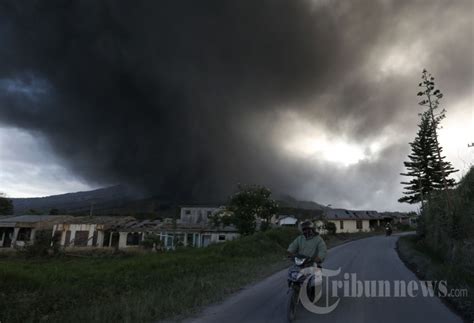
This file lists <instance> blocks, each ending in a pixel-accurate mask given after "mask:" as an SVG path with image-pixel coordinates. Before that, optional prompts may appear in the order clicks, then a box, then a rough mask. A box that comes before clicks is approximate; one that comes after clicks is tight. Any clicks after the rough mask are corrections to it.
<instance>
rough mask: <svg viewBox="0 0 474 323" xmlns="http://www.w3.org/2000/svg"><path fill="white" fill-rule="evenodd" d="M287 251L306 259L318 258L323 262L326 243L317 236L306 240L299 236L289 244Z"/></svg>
mask: <svg viewBox="0 0 474 323" xmlns="http://www.w3.org/2000/svg"><path fill="white" fill-rule="evenodd" d="M288 251H289V252H291V253H294V254H300V255H303V256H307V257H316V256H318V257H319V258H321V260H324V258H326V254H327V248H326V243H325V242H324V240H323V239H322V238H321V236H320V235H319V234H318V235H315V236H314V237H312V238H311V239H308V240H306V238H305V237H304V235H300V236H299V237H297V238H296V239H295V240H294V241H293V242H292V243H291V244H290V246H289V247H288Z"/></svg>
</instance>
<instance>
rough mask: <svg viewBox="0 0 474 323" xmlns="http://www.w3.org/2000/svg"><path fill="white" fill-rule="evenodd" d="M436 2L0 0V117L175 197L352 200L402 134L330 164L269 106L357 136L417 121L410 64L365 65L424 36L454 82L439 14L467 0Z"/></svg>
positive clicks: (458, 83) (84, 172)
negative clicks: (258, 194)
mask: <svg viewBox="0 0 474 323" xmlns="http://www.w3.org/2000/svg"><path fill="white" fill-rule="evenodd" d="M442 3H443V2H442V1H439V2H436V3H433V5H432V6H431V7H429V8H428V9H426V8H425V4H426V2H424V1H418V2H413V1H380V2H374V1H350V2H349V1H331V2H327V1H278V0H275V1H217V0H216V1H159V2H158V1H134V2H125V1H123V2H117V1H69V2H65V1H43V2H39V1H31V2H18V1H7V2H2V4H1V5H0V43H1V49H0V123H2V124H4V125H8V126H13V127H18V128H23V129H27V130H29V131H35V132H37V133H40V134H41V135H42V136H44V137H45V138H46V139H47V140H48V142H49V143H50V144H51V146H52V147H53V149H54V150H55V152H56V153H57V155H58V156H60V157H61V158H62V159H63V161H64V163H65V164H66V165H67V166H68V168H70V169H71V170H72V171H73V172H74V173H75V174H78V175H79V176H82V177H83V178H85V179H87V180H88V181H90V182H95V183H128V184H130V185H135V186H137V187H140V188H143V189H145V190H147V191H149V192H151V193H153V194H162V195H166V196H168V197H170V198H176V199H179V200H188V201H190V200H202V201H204V200H216V199H222V198H223V197H225V196H226V195H227V194H228V193H229V191H230V190H232V189H233V188H234V187H235V184H236V183H238V182H244V183H245V182H247V183H249V182H252V183H261V184H265V185H269V186H271V187H272V188H274V189H275V190H277V191H279V192H288V193H294V194H298V195H300V196H305V197H308V198H310V197H311V196H309V195H311V194H313V195H312V196H315V195H317V196H319V197H321V198H328V199H331V197H332V198H334V199H337V200H340V201H348V202H347V204H351V203H352V205H359V206H362V205H363V206H365V205H366V204H367V203H366V202H367V197H366V196H365V197H363V196H358V194H359V193H355V194H352V193H353V188H356V187H359V192H362V191H364V190H361V189H360V185H363V186H364V188H365V191H371V192H377V191H381V190H383V187H385V185H386V184H380V176H381V177H383V176H384V174H387V172H390V174H391V175H390V177H391V178H393V179H395V178H396V175H397V174H398V173H399V169H398V168H400V167H398V168H397V166H395V165H401V160H400V157H398V158H397V157H395V156H399V155H400V154H402V155H403V154H404V153H405V152H406V150H407V148H406V146H403V145H401V144H400V141H401V142H403V143H404V144H405V145H406V138H405V137H404V135H402V136H401V139H400V141H394V142H392V143H391V144H390V145H389V146H388V147H386V150H385V152H386V154H385V155H381V156H379V158H378V159H376V160H372V161H370V162H366V163H361V164H358V165H357V166H356V167H354V168H351V169H350V170H347V169H344V170H342V169H333V167H334V166H331V165H329V164H327V163H324V162H323V161H316V162H315V161H303V160H298V159H297V158H294V157H292V156H285V155H284V154H282V153H281V151H280V150H279V149H278V148H279V147H278V144H279V143H278V141H277V139H276V138H275V136H274V133H275V131H274V128H275V127H278V125H277V123H276V122H282V120H280V119H278V118H279V117H278V116H280V115H281V113H282V112H285V111H294V112H296V113H298V114H299V115H300V116H301V118H304V119H306V120H311V121H314V122H315V123H317V124H318V125H319V126H320V127H321V129H323V130H324V131H326V132H327V133H329V134H334V135H340V134H344V135H348V136H351V137H352V138H354V139H356V140H361V141H363V140H368V139H369V138H375V137H377V136H379V135H380V134H381V133H383V132H384V131H387V129H392V130H393V131H401V130H402V129H404V128H406V127H411V128H412V127H413V126H416V118H415V119H413V120H412V121H409V122H406V121H405V122H404V120H406V117H407V116H409V115H413V114H415V115H416V113H417V112H416V111H414V108H413V107H408V104H407V102H411V103H410V104H412V102H413V99H412V94H413V93H415V91H416V88H415V86H416V83H417V78H418V75H419V71H421V69H422V68H423V67H424V66H419V68H417V69H416V71H417V72H416V73H415V74H413V73H408V74H406V75H401V76H398V77H390V76H380V75H379V76H377V74H380V73H379V72H378V71H377V68H378V67H377V64H378V63H377V62H378V60H377V59H378V58H380V57H383V55H385V52H384V49H386V48H389V47H390V46H396V45H398V46H399V47H401V48H402V49H403V46H407V44H410V43H412V42H415V41H418V40H419V39H422V40H423V38H425V40H426V41H427V42H428V43H430V44H431V45H432V48H430V49H429V50H431V49H434V50H435V53H429V58H427V59H426V60H425V61H427V62H433V66H436V68H438V69H439V72H440V73H442V74H443V77H444V76H446V80H448V81H447V82H449V84H450V86H449V87H452V88H455V90H454V89H453V91H456V93H459V94H460V95H465V94H466V93H467V91H468V89H469V86H472V70H471V73H469V72H466V71H465V70H464V71H463V76H462V77H461V78H457V77H456V76H455V75H457V74H458V72H459V69H460V68H459V67H458V66H459V65H460V64H462V63H463V62H469V58H468V57H469V56H468V54H469V50H470V53H471V54H472V45H471V46H470V45H469V44H466V43H465V42H462V43H461V45H460V49H459V50H456V49H454V50H453V49H452V48H451V49H448V48H446V44H451V43H452V42H455V39H465V38H466V35H465V34H461V35H454V36H453V35H452V33H450V32H449V31H450V28H451V27H450V25H448V24H447V21H449V20H450V19H451V18H452V17H454V16H456V15H460V14H463V12H466V10H467V12H469V8H470V7H472V5H470V4H469V3H470V2H469V1H466V2H457V3H456V4H457V5H456V6H452V7H450V8H444V7H443V5H442ZM433 15H438V18H434V17H433ZM464 16H465V15H464ZM434 19H439V20H438V22H435V21H434ZM465 19H467V20H466V21H465V22H464V24H465V26H469V23H470V22H471V26H472V20H470V19H469V18H465ZM405 20H406V21H405ZM438 24H439V25H440V26H441V27H438ZM443 28H444V29H443ZM421 29H423V31H421ZM467 35H468V36H469V35H470V36H472V30H471V31H470V32H469V31H467ZM453 39H454V40H453ZM397 42H399V44H398V43H397ZM453 51H454V53H453ZM466 51H467V53H466ZM449 55H454V57H456V59H457V62H456V63H457V65H455V66H456V68H453V66H452V65H451V64H450V63H447V62H446V59H445V58H446V57H447V56H449ZM374 57H375V58H374ZM438 62H440V63H439V64H438ZM427 67H428V68H429V67H430V66H427ZM461 70H462V69H461ZM435 72H437V71H435ZM414 75H415V78H414V77H413V76H414ZM2 82H3V83H2ZM451 84H455V86H451ZM400 121H402V124H400V123H398V122H400ZM283 122H284V120H283ZM389 152H390V153H389ZM387 155H390V156H392V157H393V159H389V160H387V159H386V156H387ZM327 170H334V172H332V175H333V177H328V175H327V174H329V173H328V172H327ZM362 179H363V180H362ZM341 180H342V181H346V182H347V183H348V185H342V186H341V185H340V184H338V182H339V181H341ZM395 181H398V180H397V179H395ZM361 183H363V184H361ZM392 185H398V184H397V183H392ZM329 187H330V188H329ZM348 188H349V189H348ZM392 190H393V189H392ZM315 191H318V192H320V193H318V194H315V193H314V192H315ZM326 191H327V192H326ZM309 192H312V193H309ZM373 194H376V193H373ZM375 198H376V197H375Z"/></svg>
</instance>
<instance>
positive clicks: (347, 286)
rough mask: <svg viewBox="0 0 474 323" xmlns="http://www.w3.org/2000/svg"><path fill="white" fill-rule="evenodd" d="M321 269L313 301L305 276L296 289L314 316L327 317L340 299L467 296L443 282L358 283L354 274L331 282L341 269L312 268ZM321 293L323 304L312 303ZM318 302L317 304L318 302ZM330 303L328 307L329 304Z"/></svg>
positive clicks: (464, 290)
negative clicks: (308, 291)
mask: <svg viewBox="0 0 474 323" xmlns="http://www.w3.org/2000/svg"><path fill="white" fill-rule="evenodd" d="M315 270H321V273H320V274H319V275H316V276H317V277H320V281H316V282H315V283H316V288H315V295H314V300H313V301H311V300H310V299H309V297H308V293H307V292H306V290H307V285H308V283H309V281H310V277H308V278H307V279H306V280H305V281H304V283H303V284H302V286H301V287H302V288H301V289H300V300H301V303H302V305H303V306H304V307H305V308H306V309H307V310H308V311H310V312H313V313H317V314H327V313H330V312H332V311H333V310H334V309H335V308H336V307H337V305H338V304H339V301H340V300H341V297H343V298H349V297H352V298H360V297H370V298H377V297H413V298H414V297H435V296H437V297H442V298H444V297H467V296H468V290H467V289H448V282H447V281H445V280H440V281H430V280H410V281H405V280H393V281H389V280H359V279H357V274H355V273H351V274H349V273H345V274H344V275H343V279H342V280H338V279H331V280H329V277H335V276H338V275H339V274H340V272H341V269H340V268H339V269H338V270H331V269H325V268H324V269H315ZM323 291H324V294H325V302H324V301H323V303H325V304H324V305H319V304H316V303H317V302H318V301H320V299H321V297H322V295H323ZM320 303H321V302H320ZM330 303H331V304H330Z"/></svg>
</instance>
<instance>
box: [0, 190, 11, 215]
mask: <svg viewBox="0 0 474 323" xmlns="http://www.w3.org/2000/svg"><path fill="white" fill-rule="evenodd" d="M12 214H13V202H12V200H10V199H8V198H6V197H5V195H4V194H3V193H0V215H12Z"/></svg>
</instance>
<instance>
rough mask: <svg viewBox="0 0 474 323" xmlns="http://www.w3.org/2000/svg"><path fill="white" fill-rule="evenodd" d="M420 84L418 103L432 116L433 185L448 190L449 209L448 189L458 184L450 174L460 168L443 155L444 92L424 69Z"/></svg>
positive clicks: (448, 202) (448, 204) (447, 193)
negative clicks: (436, 87)
mask: <svg viewBox="0 0 474 323" xmlns="http://www.w3.org/2000/svg"><path fill="white" fill-rule="evenodd" d="M418 86H419V87H420V88H421V91H420V92H418V94H417V95H418V96H421V97H422V98H423V99H422V100H421V101H420V102H419V103H418V104H419V105H421V106H425V107H427V108H428V110H427V111H426V113H428V115H429V117H430V121H431V128H432V129H431V140H432V141H433V145H434V156H435V158H434V160H433V163H432V165H431V167H432V171H433V175H432V179H431V180H432V185H433V186H434V187H435V189H440V190H441V189H444V191H445V192H446V203H447V206H448V209H449V208H450V204H451V201H450V197H449V192H448V191H449V189H451V188H453V187H454V186H455V185H456V181H455V180H454V179H453V178H449V176H450V175H451V174H452V173H455V172H457V171H458V170H456V169H454V167H453V166H452V165H451V163H450V162H448V161H446V160H445V159H446V156H443V155H442V152H443V148H442V147H441V145H440V144H439V140H438V128H439V127H440V126H439V125H440V122H441V120H443V119H444V118H446V109H442V110H441V111H439V112H438V109H439V100H441V99H442V98H443V93H441V91H440V90H439V89H435V83H434V77H433V76H432V75H431V74H430V73H428V72H427V71H426V70H423V73H422V75H421V83H420V84H418Z"/></svg>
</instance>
